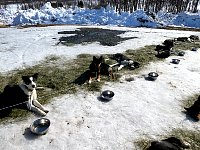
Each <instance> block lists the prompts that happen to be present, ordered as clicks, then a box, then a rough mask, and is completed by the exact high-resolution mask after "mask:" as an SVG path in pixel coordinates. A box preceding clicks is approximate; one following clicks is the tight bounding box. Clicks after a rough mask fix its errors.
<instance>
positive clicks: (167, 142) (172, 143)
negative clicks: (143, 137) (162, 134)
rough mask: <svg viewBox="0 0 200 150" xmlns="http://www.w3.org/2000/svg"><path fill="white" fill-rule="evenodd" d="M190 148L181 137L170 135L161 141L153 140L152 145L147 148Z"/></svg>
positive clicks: (180, 149)
mask: <svg viewBox="0 0 200 150" xmlns="http://www.w3.org/2000/svg"><path fill="white" fill-rule="evenodd" d="M187 148H189V146H188V145H186V144H185V143H183V142H182V141H181V140H180V139H177V138H175V137H170V138H167V139H164V140H161V141H153V142H151V146H150V147H149V148H148V149H147V150H182V149H187Z"/></svg>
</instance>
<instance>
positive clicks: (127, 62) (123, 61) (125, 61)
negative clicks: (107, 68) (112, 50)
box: [113, 53, 139, 71]
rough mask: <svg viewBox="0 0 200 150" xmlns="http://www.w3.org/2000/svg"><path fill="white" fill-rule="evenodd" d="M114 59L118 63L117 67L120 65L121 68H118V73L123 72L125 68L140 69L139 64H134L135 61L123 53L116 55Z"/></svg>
mask: <svg viewBox="0 0 200 150" xmlns="http://www.w3.org/2000/svg"><path fill="white" fill-rule="evenodd" d="M113 58H114V59H115V60H116V61H117V63H118V64H117V65H119V67H118V68H117V70H118V71H119V70H121V69H122V68H123V67H134V68H138V67H139V63H138V62H133V60H131V59H130V58H128V57H127V56H125V55H123V54H121V53H117V54H114V55H113Z"/></svg>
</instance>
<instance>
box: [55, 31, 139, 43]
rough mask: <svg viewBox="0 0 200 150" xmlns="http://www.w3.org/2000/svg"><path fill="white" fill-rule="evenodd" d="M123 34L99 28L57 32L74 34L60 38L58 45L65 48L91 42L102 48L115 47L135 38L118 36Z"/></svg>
mask: <svg viewBox="0 0 200 150" xmlns="http://www.w3.org/2000/svg"><path fill="white" fill-rule="evenodd" d="M125 32H126V31H118V30H108V29H100V28H79V29H78V30H75V31H62V32H58V34H75V35H74V36H67V37H64V36H62V37H60V39H59V43H62V44H64V45H67V46H69V45H74V44H85V43H86V44H87V43H93V42H99V43H100V44H101V45H104V46H115V45H117V44H119V43H120V42H122V41H125V40H129V39H134V38H137V37H126V38H121V37H120V36H119V35H120V34H123V33H125Z"/></svg>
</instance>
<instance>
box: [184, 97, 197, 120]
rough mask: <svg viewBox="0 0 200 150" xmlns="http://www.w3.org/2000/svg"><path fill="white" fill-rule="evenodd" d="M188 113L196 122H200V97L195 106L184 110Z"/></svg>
mask: <svg viewBox="0 0 200 150" xmlns="http://www.w3.org/2000/svg"><path fill="white" fill-rule="evenodd" d="M184 109H185V110H186V111H187V114H188V115H189V116H190V117H191V118H192V119H194V120H195V121H199V120H200V95H199V97H198V99H197V100H196V101H195V102H194V104H193V105H192V106H191V107H189V108H186V107H185V108H184Z"/></svg>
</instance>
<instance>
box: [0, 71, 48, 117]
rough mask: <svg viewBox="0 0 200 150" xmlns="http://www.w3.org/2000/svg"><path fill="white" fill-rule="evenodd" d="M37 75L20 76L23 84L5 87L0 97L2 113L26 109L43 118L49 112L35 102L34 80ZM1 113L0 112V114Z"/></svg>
mask: <svg viewBox="0 0 200 150" xmlns="http://www.w3.org/2000/svg"><path fill="white" fill-rule="evenodd" d="M37 78H38V74H37V73H35V74H33V75H31V76H22V80H23V82H22V83H21V84H18V85H7V86H6V87H5V88H4V91H3V93H2V94H1V96H0V99H1V101H0V108H1V109H2V108H3V109H5V110H4V111H7V109H8V110H10V111H11V110H12V108H16V107H18V105H19V104H20V105H19V106H20V107H23V108H27V109H28V110H30V111H33V112H35V113H37V114H39V115H41V116H45V115H46V114H47V113H48V112H49V111H48V110H47V109H46V108H45V107H43V106H42V105H41V104H40V103H39V102H38V100H37V92H36V80H37ZM0 113H1V112H0Z"/></svg>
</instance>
